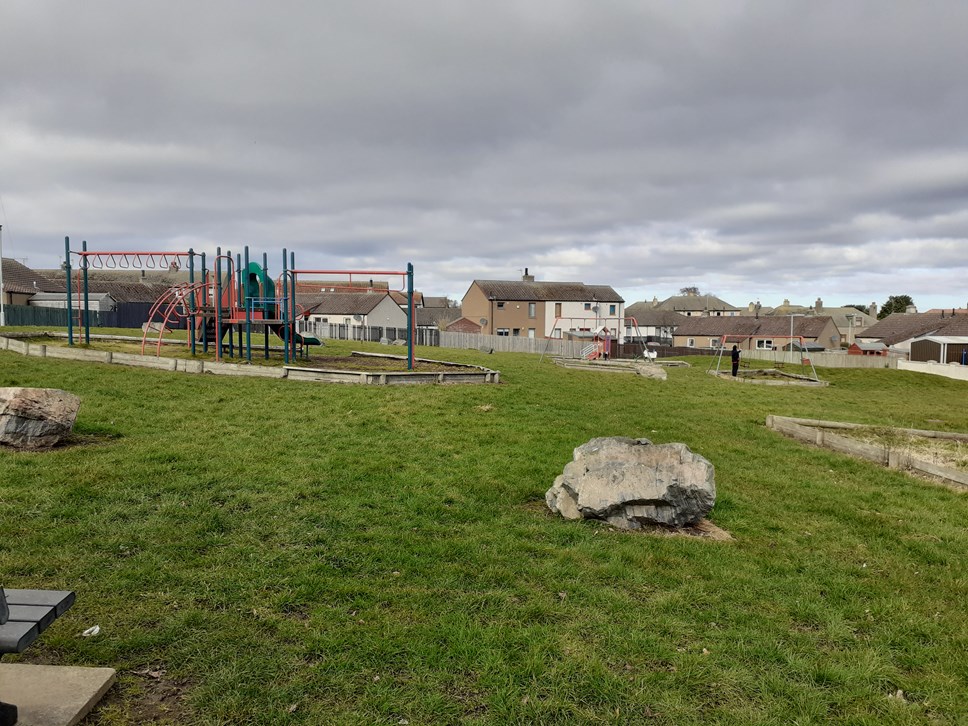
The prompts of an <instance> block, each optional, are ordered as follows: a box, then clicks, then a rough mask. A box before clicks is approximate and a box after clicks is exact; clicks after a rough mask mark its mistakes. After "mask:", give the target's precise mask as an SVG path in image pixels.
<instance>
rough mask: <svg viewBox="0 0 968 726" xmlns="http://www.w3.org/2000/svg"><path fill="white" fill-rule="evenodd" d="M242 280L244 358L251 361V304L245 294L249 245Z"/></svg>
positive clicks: (246, 289) (247, 277) (247, 283)
mask: <svg viewBox="0 0 968 726" xmlns="http://www.w3.org/2000/svg"><path fill="white" fill-rule="evenodd" d="M241 276H242V277H243V278H244V280H243V285H242V289H243V295H242V298H241V299H242V304H243V305H245V359H246V360H247V361H249V363H251V362H252V315H251V313H250V311H249V308H251V307H252V306H251V305H250V304H249V296H248V295H247V294H246V293H248V291H249V245H246V246H245V267H244V268H242V275H241Z"/></svg>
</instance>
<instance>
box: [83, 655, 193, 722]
mask: <svg viewBox="0 0 968 726" xmlns="http://www.w3.org/2000/svg"><path fill="white" fill-rule="evenodd" d="M119 676H120V678H119V680H118V685H116V686H115V687H114V688H112V689H111V690H110V691H109V692H108V694H107V696H106V697H105V698H104V699H103V700H102V701H101V703H99V704H98V706H97V707H96V708H95V709H94V711H93V712H92V713H91V715H90V716H89V717H88V718H87V719H86V720H85V723H88V724H92V726H93V724H98V723H114V722H115V719H116V718H118V717H121V718H123V719H124V721H125V722H126V723H139V724H142V723H147V724H182V723H190V722H191V721H192V711H191V709H190V708H189V707H188V705H187V696H188V691H189V690H190V689H191V686H192V683H191V681H190V680H189V679H178V678H170V677H169V676H168V674H167V673H166V671H165V669H164V668H163V667H160V666H148V667H146V668H141V669H138V670H135V671H127V672H125V673H124V674H123V675H122V674H119Z"/></svg>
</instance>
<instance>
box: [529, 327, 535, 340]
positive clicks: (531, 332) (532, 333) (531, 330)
mask: <svg viewBox="0 0 968 726" xmlns="http://www.w3.org/2000/svg"><path fill="white" fill-rule="evenodd" d="M528 337H529V338H534V328H528Z"/></svg>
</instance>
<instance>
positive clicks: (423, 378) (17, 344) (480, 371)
mask: <svg viewBox="0 0 968 726" xmlns="http://www.w3.org/2000/svg"><path fill="white" fill-rule="evenodd" d="M27 335H29V336H30V337H33V338H35V337H37V333H29V334H27ZM22 337H27V336H26V335H23V334H20V335H19V336H16V335H15V336H10V337H8V336H0V350H9V351H12V352H14V353H20V354H21V355H26V356H34V357H38V358H58V359H62V360H76V361H84V362H93V363H108V364H113V365H124V366H135V367H138V368H153V369H155V370H164V371H177V372H180V373H211V374H214V375H219V376H247V377H257V378H286V379H289V380H293V381H312V382H317V383H353V384H364V385H384V386H389V385H419V384H431V383H500V382H501V374H500V372H499V371H493V370H491V369H489V368H484V367H483V366H463V365H460V364H457V363H446V362H444V361H433V360H425V359H423V358H418V359H416V360H418V361H420V362H425V363H438V364H443V365H448V366H453V367H454V371H453V372H450V371H446V372H435V373H423V372H416V373H412V372H409V371H407V372H404V371H400V372H362V371H345V370H325V369H319V368H303V367H299V366H260V365H251V364H243V363H221V362H218V363H217V362H214V361H202V360H196V359H182V358H159V357H157V356H153V355H137V354H135V353H114V352H111V351H99V350H86V349H80V348H71V347H69V348H65V347H63V346H58V345H46V344H44V343H31V342H28V341H27V340H22V339H21V338H22ZM353 355H360V356H377V357H383V358H399V357H400V356H387V355H382V354H378V353H377V354H373V353H354V354H353Z"/></svg>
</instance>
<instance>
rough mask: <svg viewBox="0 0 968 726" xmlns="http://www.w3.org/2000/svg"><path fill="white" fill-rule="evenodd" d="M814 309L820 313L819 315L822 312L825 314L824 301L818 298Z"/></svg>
mask: <svg viewBox="0 0 968 726" xmlns="http://www.w3.org/2000/svg"><path fill="white" fill-rule="evenodd" d="M813 309H814V310H815V311H816V312H818V313H822V312H823V300H821V299H820V298H819V297H818V298H817V302H815V303H814V304H813Z"/></svg>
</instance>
